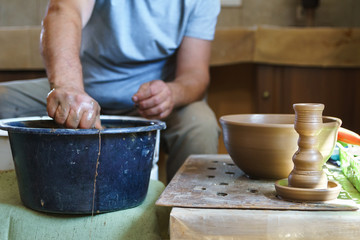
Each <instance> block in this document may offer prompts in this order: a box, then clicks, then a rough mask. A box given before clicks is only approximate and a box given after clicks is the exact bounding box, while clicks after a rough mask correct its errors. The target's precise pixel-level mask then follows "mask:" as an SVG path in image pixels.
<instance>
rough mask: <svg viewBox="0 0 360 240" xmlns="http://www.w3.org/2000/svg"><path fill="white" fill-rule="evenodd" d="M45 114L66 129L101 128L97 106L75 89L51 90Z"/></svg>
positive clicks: (82, 92)
mask: <svg viewBox="0 0 360 240" xmlns="http://www.w3.org/2000/svg"><path fill="white" fill-rule="evenodd" d="M47 112H48V115H49V116H50V117H52V118H53V119H54V120H55V122H57V123H59V124H61V125H64V126H65V127H67V128H97V129H101V128H102V127H101V122H100V106H99V104H98V103H97V102H96V101H95V100H94V99H92V98H91V97H90V96H89V95H88V94H86V93H85V92H84V91H81V90H78V89H75V88H65V87H61V88H54V89H53V90H51V91H50V92H49V94H48V96H47Z"/></svg>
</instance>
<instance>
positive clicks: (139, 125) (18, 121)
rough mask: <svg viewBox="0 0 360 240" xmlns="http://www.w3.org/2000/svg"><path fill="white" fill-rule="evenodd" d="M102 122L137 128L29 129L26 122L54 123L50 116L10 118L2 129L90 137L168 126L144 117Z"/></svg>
mask: <svg viewBox="0 0 360 240" xmlns="http://www.w3.org/2000/svg"><path fill="white" fill-rule="evenodd" d="M100 120H101V121H102V122H103V121H105V122H107V123H108V124H110V125H111V124H117V123H118V124H119V125H120V124H121V123H125V124H126V123H133V124H136V126H134V127H132V126H130V127H129V126H126V127H110V128H104V129H102V130H98V129H95V128H93V129H71V128H61V127H60V128H43V127H29V126H26V125H25V124H24V123H25V122H35V121H54V120H53V119H52V118H50V117H48V116H34V117H21V118H8V119H1V120H0V129H2V130H6V131H8V132H17V133H35V134H54V135H59V134H61V135H90V134H99V132H100V134H103V133H104V134H118V133H136V132H149V131H156V130H163V129H165V128H166V124H165V122H163V121H160V120H148V119H146V118H142V117H128V116H112V115H101V116H100Z"/></svg>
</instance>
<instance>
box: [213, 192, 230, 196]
mask: <svg viewBox="0 0 360 240" xmlns="http://www.w3.org/2000/svg"><path fill="white" fill-rule="evenodd" d="M216 195H218V196H220V197H225V196H227V195H228V194H227V193H223V192H218V193H217V194H216Z"/></svg>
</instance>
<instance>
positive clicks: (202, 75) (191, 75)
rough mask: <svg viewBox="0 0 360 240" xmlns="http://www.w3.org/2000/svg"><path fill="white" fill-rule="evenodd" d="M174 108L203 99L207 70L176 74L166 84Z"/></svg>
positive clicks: (207, 83)
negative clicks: (171, 80)
mask: <svg viewBox="0 0 360 240" xmlns="http://www.w3.org/2000/svg"><path fill="white" fill-rule="evenodd" d="M168 85H169V87H170V89H171V91H172V95H173V101H174V106H175V107H180V106H184V105H187V104H189V103H192V102H194V101H199V100H201V99H203V98H204V96H205V93H206V89H207V87H208V85H209V71H208V69H193V70H189V71H186V72H183V73H181V74H178V75H177V76H176V78H175V80H174V81H173V82H170V83H168Z"/></svg>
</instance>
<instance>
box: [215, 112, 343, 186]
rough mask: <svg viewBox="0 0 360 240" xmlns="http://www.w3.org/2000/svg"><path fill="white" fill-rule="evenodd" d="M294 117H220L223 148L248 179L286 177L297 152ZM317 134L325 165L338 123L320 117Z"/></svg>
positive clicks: (333, 145)
mask: <svg viewBox="0 0 360 240" xmlns="http://www.w3.org/2000/svg"><path fill="white" fill-rule="evenodd" d="M294 122H295V115H294V114H235V115H226V116H222V117H221V118H220V124H221V127H222V129H223V139H224V143H225V147H226V149H227V151H228V153H229V155H230V157H231V158H232V160H233V161H234V163H235V164H236V165H237V166H238V167H239V168H240V169H241V170H242V171H244V172H245V173H246V174H247V175H248V176H249V177H251V178H262V179H281V178H287V177H288V175H289V174H290V172H291V170H292V169H293V167H294V164H293V162H292V156H293V155H294V153H295V152H296V151H297V149H298V145H297V141H298V138H299V135H298V133H297V132H296V131H295V129H294ZM323 123H324V124H323V128H322V130H321V132H320V133H319V135H318V141H319V151H320V152H321V154H322V155H323V157H324V158H323V162H324V163H325V162H326V161H327V160H328V159H329V157H330V156H331V154H332V152H333V150H334V147H335V143H336V139H337V131H338V129H339V127H340V125H341V120H340V119H338V118H334V117H327V116H324V117H323Z"/></svg>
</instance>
